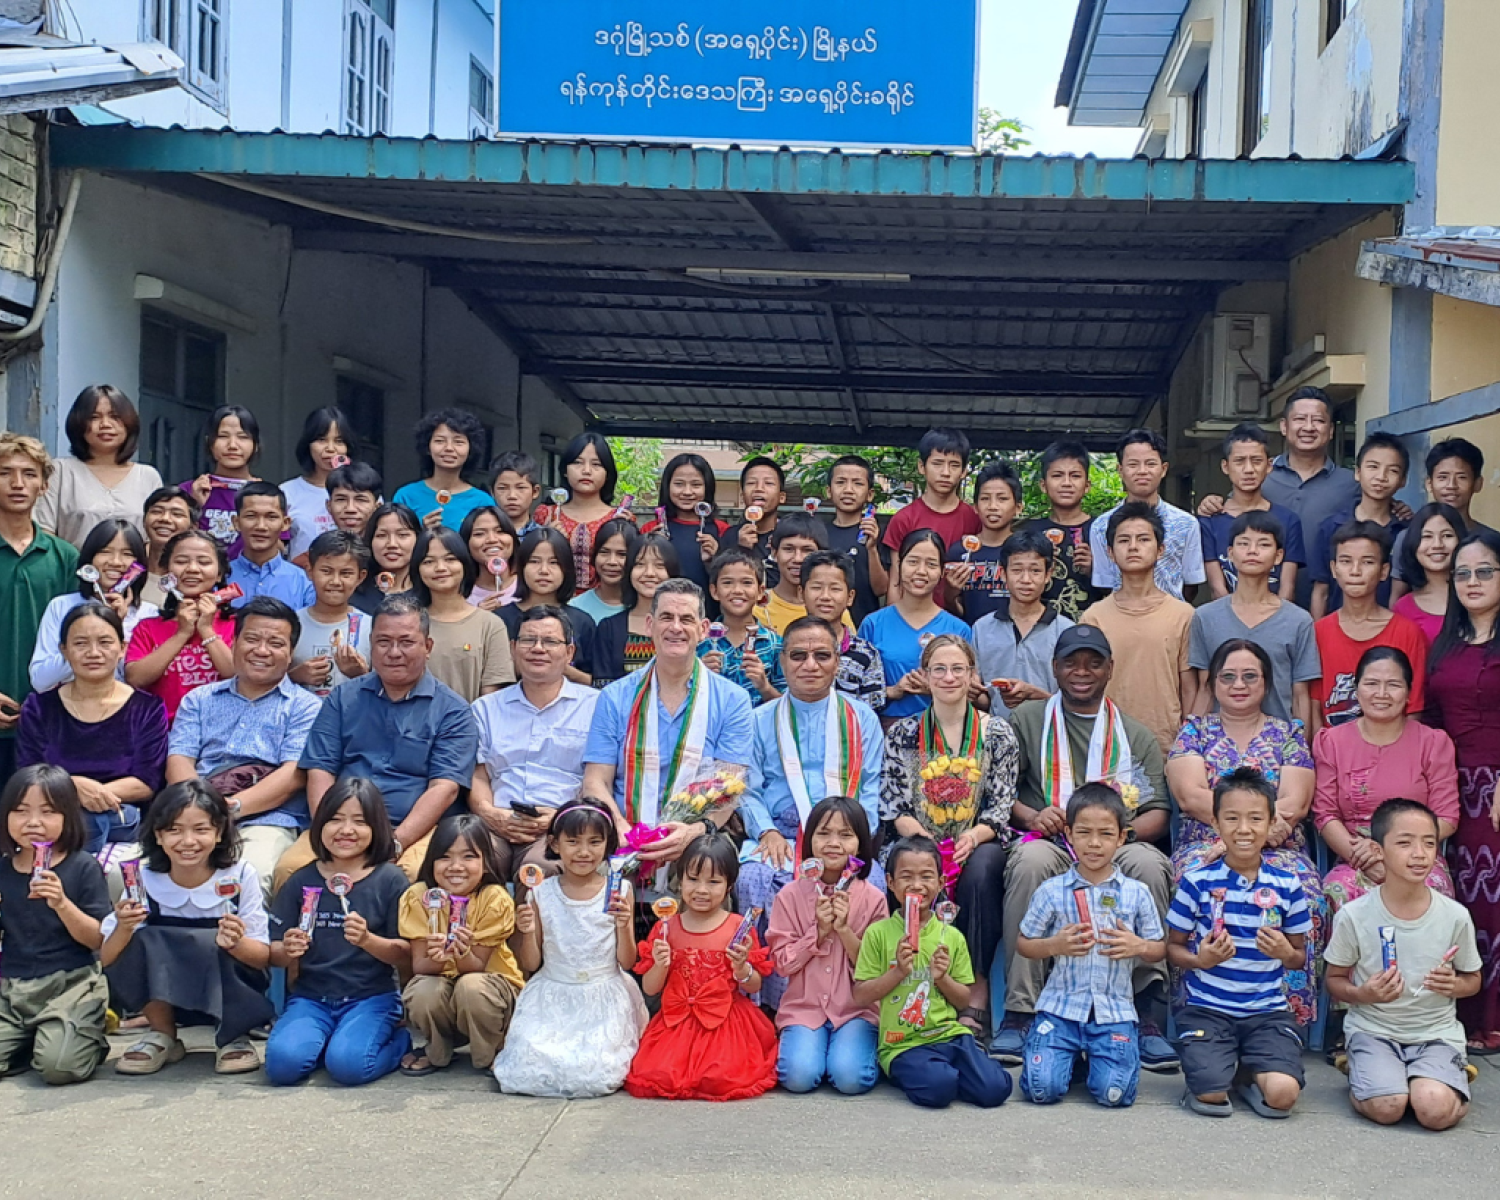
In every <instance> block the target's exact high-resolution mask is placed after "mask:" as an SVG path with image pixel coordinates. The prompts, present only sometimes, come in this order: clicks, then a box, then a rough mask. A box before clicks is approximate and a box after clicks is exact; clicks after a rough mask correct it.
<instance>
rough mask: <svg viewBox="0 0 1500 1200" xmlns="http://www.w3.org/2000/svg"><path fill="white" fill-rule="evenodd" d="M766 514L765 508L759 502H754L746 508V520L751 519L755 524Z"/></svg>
mask: <svg viewBox="0 0 1500 1200" xmlns="http://www.w3.org/2000/svg"><path fill="white" fill-rule="evenodd" d="M765 515H766V510H765V509H763V508H762V507H761V506H760V505H759V504H752V505H751V506H750V507H749V508H747V509H746V510H745V520H747V521H749V522H750V523H751V524H752V525H754V524H755V523H756V522H757V521H759V520H760V519H761V518H762V517H763V516H765Z"/></svg>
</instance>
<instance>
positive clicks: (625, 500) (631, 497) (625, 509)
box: [615, 492, 635, 521]
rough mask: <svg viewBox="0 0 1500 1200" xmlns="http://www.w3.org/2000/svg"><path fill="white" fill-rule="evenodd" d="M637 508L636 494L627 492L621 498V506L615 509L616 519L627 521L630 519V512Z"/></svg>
mask: <svg viewBox="0 0 1500 1200" xmlns="http://www.w3.org/2000/svg"><path fill="white" fill-rule="evenodd" d="M634 507H635V493H634V492H626V493H625V494H624V495H623V496H621V497H620V505H619V507H618V508H616V509H615V519H616V520H617V521H625V520H629V518H630V510H631V509H632V508H634Z"/></svg>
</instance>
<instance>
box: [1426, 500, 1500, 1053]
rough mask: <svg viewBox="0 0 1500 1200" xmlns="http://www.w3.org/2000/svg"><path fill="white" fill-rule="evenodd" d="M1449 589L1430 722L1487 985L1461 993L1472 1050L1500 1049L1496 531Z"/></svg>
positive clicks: (1478, 535) (1474, 549) (1483, 539)
mask: <svg viewBox="0 0 1500 1200" xmlns="http://www.w3.org/2000/svg"><path fill="white" fill-rule="evenodd" d="M1452 587H1453V596H1452V599H1451V600H1450V601H1449V604H1448V615H1447V616H1446V617H1444V619H1443V632H1442V633H1441V634H1439V635H1438V640H1437V641H1436V642H1435V643H1434V644H1433V647H1432V654H1431V656H1430V658H1429V659H1428V666H1427V670H1428V674H1427V708H1426V711H1425V713H1424V714H1423V718H1422V719H1423V720H1424V721H1425V722H1426V724H1428V725H1431V726H1433V727H1435V728H1437V729H1442V730H1444V731H1446V732H1447V734H1448V736H1449V737H1451V738H1452V739H1453V746H1454V750H1455V752H1456V758H1457V763H1458V797H1459V806H1460V813H1459V818H1458V829H1457V832H1456V833H1455V834H1454V836H1453V844H1452V846H1451V847H1450V853H1451V854H1452V858H1453V868H1454V870H1453V883H1454V888H1455V891H1456V892H1457V895H1458V900H1459V902H1460V903H1462V904H1463V905H1465V906H1466V907H1467V908H1468V910H1469V912H1470V913H1471V914H1472V915H1473V917H1474V926H1475V929H1476V930H1477V931H1478V934H1479V945H1480V947H1481V953H1482V954H1483V955H1484V960H1485V961H1484V978H1485V980H1486V981H1488V986H1487V987H1484V988H1481V989H1480V991H1479V993H1478V994H1477V995H1475V996H1471V997H1470V998H1469V999H1467V1000H1461V1001H1459V1005H1458V1015H1459V1017H1460V1018H1462V1020H1463V1023H1464V1028H1465V1029H1466V1030H1467V1031H1468V1034H1469V1053H1470V1054H1471V1055H1472V1054H1481V1055H1487V1054H1495V1053H1500V988H1496V987H1495V986H1494V982H1493V981H1494V980H1495V978H1496V976H1497V975H1500V890H1497V888H1496V884H1495V864H1496V862H1497V861H1500V788H1497V786H1496V785H1497V783H1500V640H1497V639H1496V637H1495V622H1496V617H1497V616H1500V534H1496V533H1495V532H1494V531H1493V530H1491V529H1484V528H1478V529H1475V530H1474V532H1473V533H1471V534H1469V535H1468V536H1467V537H1466V538H1464V540H1463V541H1462V542H1461V543H1459V547H1458V551H1457V552H1456V553H1455V554H1454V556H1453V583H1452Z"/></svg>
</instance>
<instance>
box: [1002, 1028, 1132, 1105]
mask: <svg viewBox="0 0 1500 1200" xmlns="http://www.w3.org/2000/svg"><path fill="white" fill-rule="evenodd" d="M1138 1034H1139V1026H1137V1025H1136V1024H1135V1023H1134V1022H1130V1021H1126V1022H1123V1023H1121V1024H1118V1025H1101V1024H1098V1023H1096V1022H1094V1021H1069V1020H1066V1019H1064V1018H1063V1017H1058V1016H1053V1014H1051V1013H1046V1012H1039V1013H1037V1015H1036V1019H1035V1020H1034V1021H1032V1023H1031V1033H1030V1034H1029V1035H1028V1036H1027V1038H1026V1056H1025V1059H1024V1060H1023V1062H1022V1064H1021V1094H1022V1095H1023V1096H1025V1097H1026V1098H1027V1099H1028V1100H1030V1101H1031V1102H1032V1103H1033V1104H1056V1103H1057V1102H1058V1101H1059V1100H1061V1099H1062V1098H1063V1097H1064V1096H1066V1095H1067V1094H1068V1087H1069V1085H1070V1084H1071V1083H1072V1082H1073V1064H1074V1063H1075V1062H1076V1061H1077V1057H1078V1053H1079V1051H1085V1052H1087V1054H1088V1056H1089V1094H1090V1095H1091V1096H1093V1097H1094V1099H1095V1100H1097V1101H1098V1102H1099V1103H1100V1104H1102V1105H1104V1106H1105V1107H1106V1108H1129V1107H1130V1106H1131V1105H1132V1104H1134V1103H1135V1089H1136V1085H1137V1084H1138V1083H1139V1082H1140V1078H1141V1043H1140V1038H1139V1036H1138Z"/></svg>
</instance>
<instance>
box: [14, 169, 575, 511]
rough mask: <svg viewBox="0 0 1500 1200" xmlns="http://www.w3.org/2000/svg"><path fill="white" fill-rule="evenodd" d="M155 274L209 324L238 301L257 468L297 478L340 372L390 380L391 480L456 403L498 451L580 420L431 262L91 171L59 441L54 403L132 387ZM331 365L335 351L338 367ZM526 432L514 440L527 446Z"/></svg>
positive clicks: (239, 355)
mask: <svg viewBox="0 0 1500 1200" xmlns="http://www.w3.org/2000/svg"><path fill="white" fill-rule="evenodd" d="M138 275H149V276H154V277H156V278H158V279H162V280H164V281H166V282H167V283H169V284H171V285H174V286H175V287H176V288H178V289H182V292H183V293H185V294H189V295H190V296H191V297H192V298H195V299H194V300H193V302H194V303H197V302H198V301H200V300H201V301H206V302H207V306H206V307H204V308H203V310H202V311H200V312H193V313H187V314H184V313H182V312H181V311H177V315H179V316H183V315H186V316H189V317H190V318H191V319H192V320H194V322H195V323H197V324H199V325H201V326H203V327H205V328H210V329H212V328H214V327H215V320H214V315H213V314H214V310H213V308H212V306H213V305H222V306H224V307H225V308H227V309H229V310H232V313H233V314H234V319H233V321H232V322H231V323H229V324H227V325H223V326H221V328H222V330H223V332H224V333H225V335H226V340H225V362H224V397H225V399H226V400H227V402H229V403H231V404H242V405H244V406H245V407H246V408H249V409H250V410H251V411H252V412H254V413H255V414H256V417H257V419H258V420H259V422H260V426H261V432H262V440H263V443H264V444H265V446H266V448H267V452H266V454H265V455H264V456H263V457H262V459H261V460H260V461H259V463H258V464H257V469H258V470H259V471H260V472H261V473H263V474H264V475H265V476H266V477H268V478H274V479H277V480H280V479H283V478H286V477H288V476H289V475H291V474H293V473H294V472H295V463H294V461H293V459H292V446H293V444H294V442H295V440H296V437H297V434H298V432H299V430H300V428H301V424H302V420H303V418H304V416H305V415H306V414H307V413H308V412H309V411H311V410H312V409H314V408H317V407H320V406H322V405H326V404H332V403H334V401H335V397H336V388H337V376H338V375H339V373H340V372H341V371H342V373H344V374H346V375H350V376H351V377H354V378H359V379H361V380H362V381H364V382H370V383H374V384H375V385H377V386H379V387H381V389H382V390H383V392H384V397H385V410H384V428H383V430H382V434H383V436H382V439H381V441H382V453H383V457H384V464H383V465H384V468H385V471H386V474H387V477H388V481H389V484H390V488H391V490H394V488H395V487H396V486H397V485H399V484H400V483H403V482H405V481H407V480H409V479H411V478H414V477H415V474H416V469H417V460H416V452H415V448H414V447H413V445H412V441H411V436H410V434H411V428H412V425H413V424H414V423H415V422H416V420H417V419H418V418H419V417H420V415H421V414H422V413H423V412H424V411H430V410H432V409H437V408H442V407H445V406H448V405H454V404H458V405H462V406H464V407H466V408H469V409H471V410H472V411H474V412H475V413H476V414H477V415H478V416H479V417H480V419H481V420H482V421H483V422H484V423H485V424H486V425H487V426H489V427H490V428H492V430H493V432H494V435H495V443H496V445H497V446H499V447H501V448H508V447H512V446H515V445H517V444H519V445H520V446H521V447H522V448H524V449H527V450H528V451H530V452H531V453H532V454H534V455H537V456H538V457H543V456H544V455H543V451H544V447H545V445H546V444H547V442H548V440H550V441H551V442H562V441H566V439H567V438H569V437H571V436H572V435H573V434H574V433H576V432H577V431H578V429H579V428H580V427H581V426H580V423H579V422H578V420H577V419H576V418H575V417H574V416H573V414H572V413H571V412H570V411H569V410H568V409H567V408H566V407H564V406H563V405H562V404H561V403H560V402H558V401H557V400H556V398H555V397H553V396H552V395H551V393H550V392H549V391H548V390H547V389H546V388H545V387H544V386H542V385H541V384H540V382H539V381H536V380H522V378H521V377H520V376H519V372H518V365H517V362H516V359H515V357H514V356H513V355H512V354H511V352H510V350H509V349H508V348H507V347H506V346H505V345H504V343H502V342H501V341H500V339H498V338H497V337H496V336H495V335H494V334H493V333H492V332H491V331H490V330H489V329H488V328H486V327H485V326H484V325H483V323H481V322H480V321H479V320H478V319H477V318H476V317H474V315H473V314H472V313H471V312H470V311H469V310H468V308H467V307H466V306H465V305H464V304H463V302H462V301H461V300H460V299H459V298H458V297H457V296H456V295H455V294H454V293H452V292H450V291H447V290H446V289H442V288H433V287H431V286H429V284H428V282H427V279H426V276H425V272H424V271H423V270H422V269H421V268H419V267H414V266H410V265H406V264H401V263H396V262H394V261H392V260H388V259H381V258H375V257H371V256H366V255H343V254H331V253H322V252H312V251H294V250H293V249H292V247H291V239H290V237H289V235H288V231H287V229H286V228H285V227H284V226H275V225H270V224H267V223H266V222H264V221H261V220H258V219H255V218H250V217H245V216H241V215H238V214H235V213H231V212H227V211H225V210H222V209H218V208H214V207H211V206H208V205H204V204H200V203H198V202H195V201H191V200H185V199H182V198H179V197H176V196H172V195H170V194H167V193H163V192H158V191H155V190H153V189H150V188H146V187H142V186H140V185H137V184H134V183H129V182H125V181H121V180H118V179H113V178H108V177H102V176H94V175H90V176H88V177H87V178H86V179H85V182H84V187H83V193H82V196H81V198H80V202H79V209H78V214H77V218H76V220H75V224H74V229H73V241H72V243H71V244H70V246H69V251H68V255H67V257H66V259H65V262H64V265H63V270H62V277H61V279H60V283H59V288H58V300H57V304H56V320H55V329H56V337H55V339H51V343H50V344H51V346H52V348H53V353H54V354H55V358H56V371H57V384H56V393H57V397H58V398H59V400H60V403H57V404H54V405H53V406H52V408H51V412H52V419H51V423H50V425H49V426H48V427H47V428H44V429H43V430H42V433H43V436H44V438H45V440H46V441H47V442H48V443H49V445H51V446H53V447H56V446H58V445H60V444H62V431H61V424H60V422H61V416H60V414H61V413H65V412H66V408H67V405H68V403H69V402H70V401H71V399H72V397H73V396H75V395H76V394H77V393H78V392H79V391H80V390H81V389H82V388H83V387H84V386H85V385H87V384H90V383H97V382H110V383H115V384H117V385H119V386H121V387H123V388H124V389H125V390H126V391H127V392H128V393H129V394H130V395H132V396H133V397H134V396H138V395H139V392H140V386H141V308H142V305H143V303H152V302H143V301H139V300H137V299H136V298H135V294H136V292H135V287H136V282H135V281H136V277H137V276H138ZM335 360H338V361H337V362H336V361H335ZM518 435H519V443H518V440H517V439H518Z"/></svg>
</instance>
